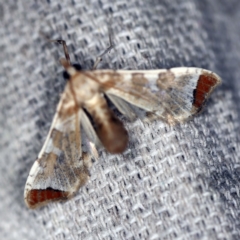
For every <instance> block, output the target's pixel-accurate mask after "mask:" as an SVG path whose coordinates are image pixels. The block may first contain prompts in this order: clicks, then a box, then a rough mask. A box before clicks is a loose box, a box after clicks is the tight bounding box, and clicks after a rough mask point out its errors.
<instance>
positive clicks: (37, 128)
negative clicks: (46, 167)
mask: <svg viewBox="0 0 240 240" xmlns="http://www.w3.org/2000/svg"><path fill="white" fill-rule="evenodd" d="M239 5H240V2H239V1H237V0H235V1H234V0H232V1H228V2H227V1H225V2H223V1H217V0H213V1H207V0H202V1H180V0H179V1H177V0H173V1H167V0H165V1H162V0H159V1H157V0H156V1H153V0H152V1H143V0H132V1H126V0H122V1H117V0H116V1H110V0H90V1H86V0H85V1H80V0H72V1H67V0H63V1H56V0H48V1H27V0H19V1H17V0H16V1H3V0H1V1H0V21H1V27H0V50H1V54H0V60H1V64H0V99H1V102H0V107H1V114H0V126H1V132H0V135H1V137H0V148H1V150H0V151H1V155H0V156H1V158H0V159H1V160H0V182H1V188H0V198H1V203H0V216H1V218H0V238H1V239H239V238H240V230H239V229H240V228H239V226H240V220H239V219H240V218H239V212H240V207H239V204H240V202H239V199H240V198H239V180H240V177H239V174H240V164H239V137H238V135H239V115H238V114H239V112H240V107H239V104H238V102H239V92H240V83H239V77H240V68H239V63H240V61H239V60H240V54H239V53H240V44H239V35H240V26H239V22H240V11H239V10H240V6H239ZM109 22H111V26H112V28H113V29H114V42H115V45H116V47H115V49H114V50H113V51H111V53H110V54H108V55H107V56H105V57H104V60H103V62H102V63H101V64H100V66H99V68H111V69H118V68H120V69H152V68H153V69H157V68H170V67H175V66H196V67H203V68H207V69H210V70H213V71H215V72H216V73H218V74H219V75H220V76H221V77H222V78H223V85H222V87H221V88H218V89H217V90H216V91H215V92H214V94H213V96H212V97H211V99H210V101H209V102H208V104H207V106H206V108H205V110H204V111H203V112H202V113H201V114H199V116H197V117H196V118H194V119H193V120H192V121H190V122H188V123H186V124H182V125H180V126H176V127H170V126H167V125H166V124H164V123H161V122H160V121H155V122H153V123H152V124H144V123H142V122H141V121H140V120H137V121H136V122H134V123H128V122H126V128H127V129H128V131H129V133H130V136H131V139H130V144H129V148H128V149H127V151H126V152H125V153H124V154H122V155H110V154H108V153H107V152H105V151H101V152H100V159H99V161H97V162H95V163H94V165H93V167H92V168H91V179H90V181H89V182H88V183H87V185H86V186H84V187H83V188H81V189H80V190H79V192H78V193H77V195H76V196H75V197H74V198H73V199H71V200H70V201H68V202H66V203H55V204H49V205H48V206H46V207H44V208H41V209H39V210H34V211H32V210H28V209H27V208H26V207H25V204H24V200H23V190H24V185H25V181H26V178H27V176H28V173H29V170H30V168H31V166H32V164H33V162H34V160H35V159H36V156H37V154H38V152H39V151H40V149H41V146H42V145H43V142H44V139H45V137H46V135H47V132H48V130H49V127H50V124H51V120H52V117H53V114H54V112H55V108H56V104H57V102H58V100H59V95H60V93H61V91H62V90H63V87H64V80H63V78H62V74H61V72H62V68H61V66H60V64H59V62H58V59H59V58H60V57H61V56H63V52H62V48H61V47H60V46H58V45H55V44H49V43H47V42H46V40H45V39H44V38H43V37H42V36H41V34H40V33H39V31H42V32H44V33H47V34H48V35H49V36H50V37H51V38H52V39H56V38H63V39H65V40H66V41H67V44H68V47H69V51H70V55H71V59H72V62H80V63H81V64H82V66H84V68H86V69H90V68H91V66H92V64H93V61H94V60H95V58H96V57H97V56H98V55H99V54H100V53H101V52H102V51H104V50H105V49H106V47H107V46H108V44H109V43H108V30H107V27H108V24H109Z"/></svg>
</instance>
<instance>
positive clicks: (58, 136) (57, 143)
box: [50, 128, 63, 149]
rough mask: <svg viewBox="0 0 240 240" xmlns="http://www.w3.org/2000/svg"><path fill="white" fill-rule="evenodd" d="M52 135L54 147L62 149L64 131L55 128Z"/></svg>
mask: <svg viewBox="0 0 240 240" xmlns="http://www.w3.org/2000/svg"><path fill="white" fill-rule="evenodd" d="M50 137H51V138H52V141H53V145H54V147H56V148H58V149H61V146H62V138H63V133H62V132H60V131H58V130H57V129H56V128H54V129H53V130H52V132H51V135H50Z"/></svg>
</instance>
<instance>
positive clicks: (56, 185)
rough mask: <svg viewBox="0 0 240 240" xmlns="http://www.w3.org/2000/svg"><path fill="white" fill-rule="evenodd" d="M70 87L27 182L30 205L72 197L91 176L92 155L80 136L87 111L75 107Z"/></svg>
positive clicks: (64, 95) (26, 190)
mask: <svg viewBox="0 0 240 240" xmlns="http://www.w3.org/2000/svg"><path fill="white" fill-rule="evenodd" d="M68 88H69V86H68V85H67V86H66V89H65V91H64V93H63V95H62V97H61V100H60V103H59V105H58V108H57V112H56V114H55V117H54V119H53V123H52V126H51V129H50V131H49V134H48V137H47V139H46V141H45V143H44V146H43V148H42V150H41V152H40V153H39V155H38V159H37V160H36V161H35V162H34V164H33V166H32V168H31V171H30V173H29V176H28V179H27V182H26V186H25V191H24V198H25V202H26V205H27V206H28V207H29V208H36V207H39V206H42V205H45V204H46V203H48V202H51V201H57V200H66V199H68V198H70V197H71V196H72V195H73V194H74V193H75V192H76V191H77V190H78V189H79V187H81V186H82V185H83V184H85V182H86V181H87V179H88V177H89V172H88V168H89V167H90V163H91V161H90V155H89V154H87V153H83V152H82V147H81V136H80V119H81V115H82V114H84V113H83V111H82V110H81V109H78V108H76V107H75V104H74V99H73V96H72V95H71V94H70V92H69V89H68Z"/></svg>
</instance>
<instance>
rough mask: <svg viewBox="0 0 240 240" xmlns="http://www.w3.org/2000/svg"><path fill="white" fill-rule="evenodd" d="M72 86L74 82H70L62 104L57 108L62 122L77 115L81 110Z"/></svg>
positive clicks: (63, 95) (62, 97) (62, 98)
mask: <svg viewBox="0 0 240 240" xmlns="http://www.w3.org/2000/svg"><path fill="white" fill-rule="evenodd" d="M71 86H72V82H71V81H68V83H67V85H66V87H65V90H64V92H63V94H62V96H61V103H60V105H59V106H58V108H57V112H58V115H59V118H60V119H61V120H62V121H64V120H66V119H67V118H69V117H71V116H72V115H74V114H76V113H77V111H78V109H79V106H78V105H77V102H76V98H75V92H74V91H72V88H71Z"/></svg>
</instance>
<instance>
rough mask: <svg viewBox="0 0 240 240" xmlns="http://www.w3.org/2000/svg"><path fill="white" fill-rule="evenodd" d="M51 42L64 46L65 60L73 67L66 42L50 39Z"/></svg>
mask: <svg viewBox="0 0 240 240" xmlns="http://www.w3.org/2000/svg"><path fill="white" fill-rule="evenodd" d="M49 42H56V43H58V44H61V45H62V46H63V51H64V54H65V58H66V60H67V63H68V65H71V60H70V56H69V53H68V48H67V44H66V42H65V41H64V40H62V39H57V40H51V39H49ZM60 62H61V63H62V59H61V60H60Z"/></svg>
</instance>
